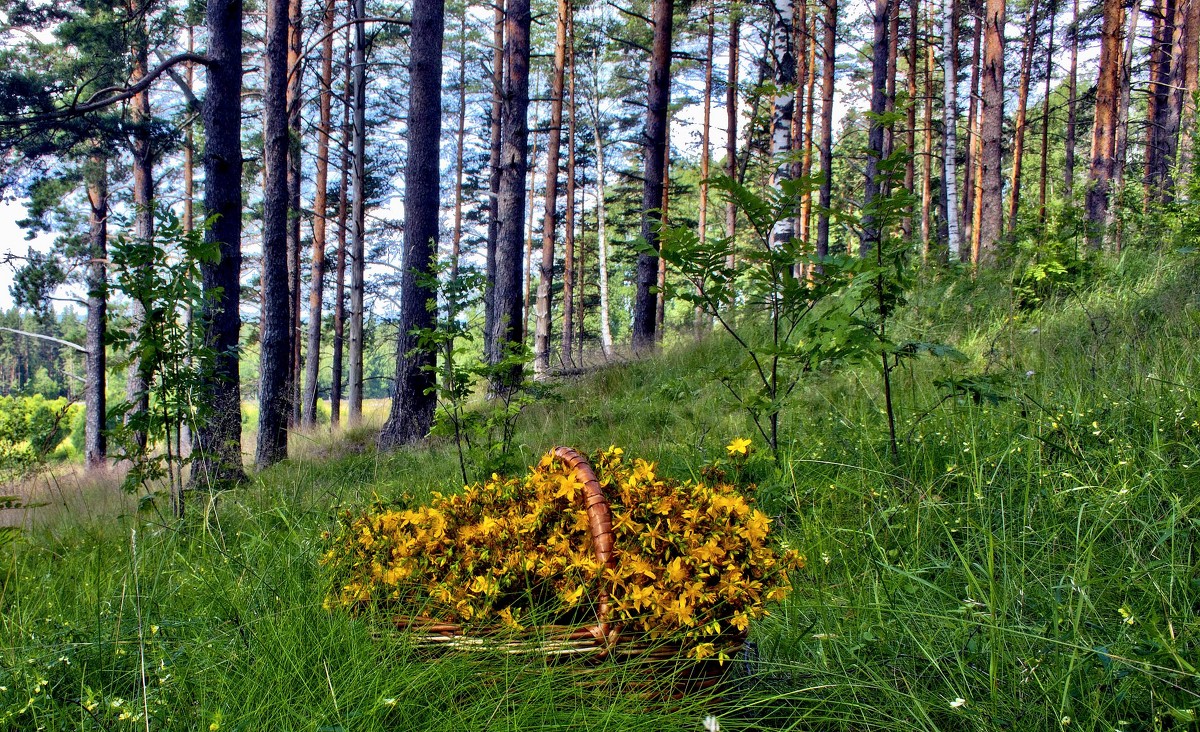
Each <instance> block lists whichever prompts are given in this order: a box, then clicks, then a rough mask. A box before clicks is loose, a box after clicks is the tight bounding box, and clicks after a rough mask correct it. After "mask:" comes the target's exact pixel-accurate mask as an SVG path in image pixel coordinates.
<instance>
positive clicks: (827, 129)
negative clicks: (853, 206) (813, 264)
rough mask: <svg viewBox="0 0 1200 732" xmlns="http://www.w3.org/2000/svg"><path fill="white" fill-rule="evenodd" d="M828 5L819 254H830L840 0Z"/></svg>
mask: <svg viewBox="0 0 1200 732" xmlns="http://www.w3.org/2000/svg"><path fill="white" fill-rule="evenodd" d="M823 2H824V4H825V35H824V38H823V40H822V42H821V58H822V61H821V145H820V154H821V191H820V199H819V203H820V210H819V211H818V212H817V256H818V257H824V256H827V255H828V254H829V209H830V205H831V204H832V202H833V82H834V70H835V67H836V66H837V15H838V4H837V0H823Z"/></svg>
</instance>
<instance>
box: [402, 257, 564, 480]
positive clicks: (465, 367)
mask: <svg viewBox="0 0 1200 732" xmlns="http://www.w3.org/2000/svg"><path fill="white" fill-rule="evenodd" d="M431 277H432V278H433V279H434V280H435V282H436V283H437V286H438V287H439V288H441V290H442V292H443V293H444V295H445V297H444V299H443V300H442V301H441V302H440V303H439V302H434V301H431V302H430V305H429V306H430V307H431V308H434V309H436V310H438V311H439V313H438V317H436V318H435V319H434V320H435V325H434V327H432V328H426V329H418V330H417V331H416V336H417V346H416V347H417V348H419V349H421V350H426V351H429V350H432V351H435V352H436V353H438V354H440V356H441V359H440V360H441V363H440V364H437V365H434V366H431V367H429V368H432V369H434V370H435V372H436V374H437V376H438V377H439V378H437V379H435V381H434V386H433V387H431V388H432V390H433V392H434V393H435V394H436V396H437V404H438V409H437V413H436V414H435V418H434V425H433V434H434V435H440V436H447V437H450V438H452V439H453V440H454V445H455V451H456V453H457V457H458V466H459V472H460V473H461V475H462V479H463V482H464V483H469V482H470V481H471V473H472V472H474V473H475V476H476V477H479V478H482V477H485V476H488V475H491V474H492V473H494V472H506V471H508V470H511V469H513V468H515V467H517V466H516V465H514V464H512V458H513V440H514V438H515V436H516V428H517V421H518V419H519V418H520V416H521V414H522V413H523V412H524V411H525V409H526V407H528V406H530V405H531V404H533V403H534V402H536V401H538V399H539V398H546V397H548V396H550V395H551V394H552V390H551V389H550V387H548V386H546V385H544V384H535V383H534V382H532V381H531V380H530V379H529V378H528V377H525V376H523V377H522V380H521V381H520V383H517V384H515V385H512V387H511V388H507V389H497V390H495V392H494V393H492V394H490V395H489V396H490V397H491V398H489V399H487V400H476V399H475V397H476V396H478V395H479V393H480V390H481V388H482V387H483V385H484V384H494V383H498V380H499V379H501V378H502V377H503V378H507V377H509V376H510V375H511V374H513V373H517V372H520V373H521V374H523V375H524V374H526V373H527V372H528V369H526V368H525V366H527V365H528V364H529V362H530V360H531V359H532V354H531V353H530V352H529V349H528V348H526V347H524V346H523V345H522V346H515V347H510V348H509V349H508V350H507V351H506V354H505V357H504V358H503V359H501V360H500V361H499V362H498V363H496V364H489V363H488V362H487V360H486V358H485V357H484V356H482V355H481V354H480V353H479V351H478V349H476V348H475V347H474V345H475V337H474V334H475V332H476V331H477V330H478V329H477V328H475V327H472V326H473V325H477V324H474V323H472V322H471V320H470V319H469V318H468V317H467V314H469V313H471V312H475V311H477V310H478V306H479V304H480V303H481V301H482V296H481V293H482V292H483V285H484V276H483V274H482V273H481V272H478V271H477V270H475V269H472V268H463V269H460V270H459V271H458V272H457V273H456V275H455V276H451V275H450V267H449V266H448V265H447V263H445V262H442V263H439V265H438V267H437V270H436V271H435V272H434V273H433V274H432V275H431ZM470 466H474V471H472V470H471V469H470Z"/></svg>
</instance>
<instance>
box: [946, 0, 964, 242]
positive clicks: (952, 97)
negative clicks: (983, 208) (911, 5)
mask: <svg viewBox="0 0 1200 732" xmlns="http://www.w3.org/2000/svg"><path fill="white" fill-rule="evenodd" d="M953 24H954V0H942V55H943V57H942V63H943V70H944V71H945V83H944V84H943V85H942V86H943V89H944V94H943V104H942V124H943V125H944V128H945V135H944V142H945V150H944V153H943V155H942V160H943V164H944V167H943V171H942V180H943V181H944V183H943V185H945V186H946V211H947V212H951V213H949V214H948V215H947V216H946V230H947V232H948V235H947V243H948V246H949V250H950V261H952V262H953V261H955V260H957V258H958V256H959V250H960V248H961V245H960V243H959V235H958V215H957V214H955V213H952V212H956V211H958V171H957V169H956V167H955V163H954V155H955V153H956V151H957V150H958V140H957V137H956V135H955V132H956V129H955V128H956V127H957V125H958V88H957V87H958V64H957V60H958V49H957V48H954V47H953V45H952V44H951V42H950V36H951V29H952V26H953Z"/></svg>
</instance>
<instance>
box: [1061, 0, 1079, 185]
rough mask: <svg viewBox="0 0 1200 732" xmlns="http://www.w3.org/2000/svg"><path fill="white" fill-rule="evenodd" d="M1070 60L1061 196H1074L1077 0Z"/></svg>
mask: <svg viewBox="0 0 1200 732" xmlns="http://www.w3.org/2000/svg"><path fill="white" fill-rule="evenodd" d="M1067 35H1068V38H1070V44H1071V48H1070V53H1069V56H1070V59H1071V60H1070V62H1069V67H1068V69H1067V143H1066V151H1065V155H1066V158H1065V162H1064V163H1063V196H1064V198H1066V199H1067V200H1068V201H1070V200H1071V199H1072V198H1074V197H1075V140H1076V138H1077V136H1078V133H1079V129H1078V124H1079V123H1078V119H1079V117H1078V115H1079V112H1078V106H1079V0H1073V2H1072V5H1071V32H1070V33H1068V34H1067Z"/></svg>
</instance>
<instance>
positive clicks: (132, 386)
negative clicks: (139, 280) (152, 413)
mask: <svg viewBox="0 0 1200 732" xmlns="http://www.w3.org/2000/svg"><path fill="white" fill-rule="evenodd" d="M148 12H149V7H148V0H135V7H134V8H133V14H134V16H135V18H136V20H135V22H134V24H133V27H132V36H133V41H132V48H131V49H130V50H131V51H132V56H133V73H131V74H130V82H131V83H133V84H136V83H137V82H138V81H140V80H141V79H143V78H145V76H146V73H147V71H148V56H149V44H150V38H149V20H148V18H147V16H146V14H147V13H148ZM130 122H131V127H132V135H131V136H132V138H133V139H132V148H133V150H132V152H133V164H132V166H131V172H132V174H133V175H132V177H133V237H134V239H136V240H137V241H139V242H151V241H153V240H154V150H153V144H152V140H151V129H150V126H151V124H152V119H151V116H150V90H149V89H146V90H145V91H142V92H141V93H139V94H136V95H135V96H134V97H133V100H132V102H131V104H130ZM130 320H131V321H132V324H133V327H134V328H135V329H136V328H140V327H141V326H142V324H143V323H144V322H145V320H146V304H145V303H144V302H142V301H141V300H139V299H137V298H133V299H132V300H131V301H130ZM151 376H152V374H151V373H150V372H149V365H148V364H144V363H142V361H141V360H140V359H137V358H135V359H133V360H132V361H131V362H130V364H129V368H128V370H127V375H126V382H125V398H126V400H127V401H128V402H129V405H130V408H129V412H128V413H127V414H126V415H125V417H126V422H127V423H134V422H136V421H137V420H138V419H140V418H141V416H142V415H145V414H146V413H147V412H148V411H149V410H150V389H149V387H150V378H151ZM133 437H134V441H135V442H136V443H137V445H138V447H140V448H142V449H145V447H146V433H145V431H144V430H142V429H135V430H134V433H133Z"/></svg>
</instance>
